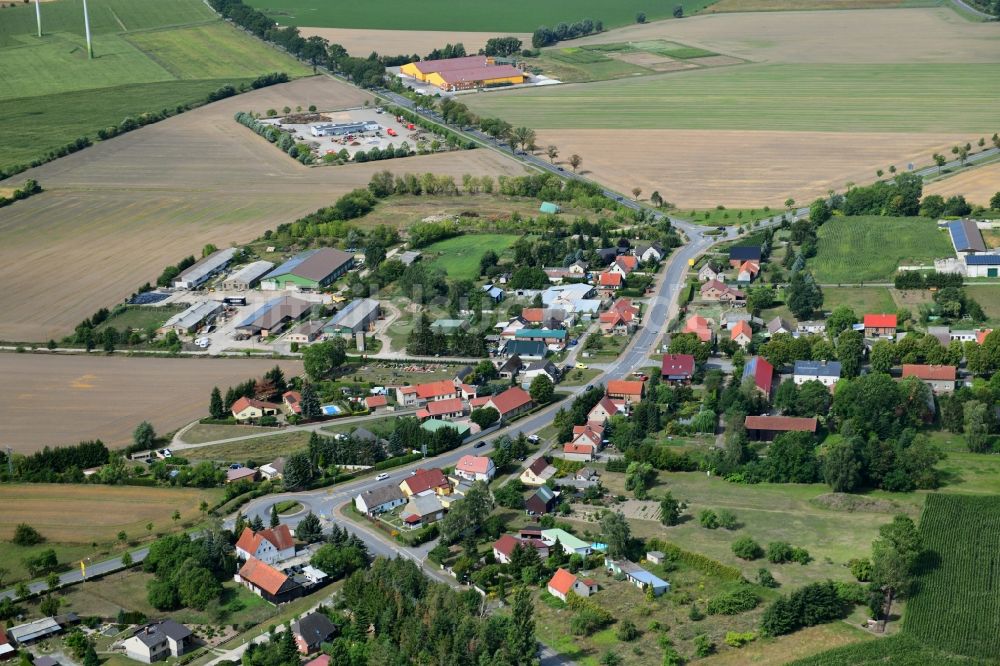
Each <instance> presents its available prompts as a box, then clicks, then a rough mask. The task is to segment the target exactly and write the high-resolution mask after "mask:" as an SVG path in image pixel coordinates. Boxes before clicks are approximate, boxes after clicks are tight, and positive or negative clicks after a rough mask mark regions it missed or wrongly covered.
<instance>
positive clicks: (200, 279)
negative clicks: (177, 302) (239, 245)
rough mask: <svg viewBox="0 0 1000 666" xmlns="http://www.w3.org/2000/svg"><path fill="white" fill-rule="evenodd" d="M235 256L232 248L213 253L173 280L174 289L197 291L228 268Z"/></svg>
mask: <svg viewBox="0 0 1000 666" xmlns="http://www.w3.org/2000/svg"><path fill="white" fill-rule="evenodd" d="M235 254H236V248H234V247H230V248H226V249H225V250H218V251H216V252H213V253H212V254H210V255H208V256H207V257H205V258H204V259H202V260H201V261H199V262H198V263H196V264H194V265H193V266H191V267H190V268H188V269H186V270H185V271H184V272H183V273H181V274H180V275H178V276H177V277H176V278H174V289H197V288H198V287H200V286H201V285H203V284H205V283H206V282H208V279H209V278H210V277H212V276H213V275H215V274H216V273H218V272H220V271H222V270H223V269H224V268H225V267H226V266H228V265H229V262H230V261H232V260H233V256H234V255H235Z"/></svg>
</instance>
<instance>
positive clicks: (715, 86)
mask: <svg viewBox="0 0 1000 666" xmlns="http://www.w3.org/2000/svg"><path fill="white" fill-rule="evenodd" d="M998 78H1000V65H994V64H980V65H949V64H931V65H746V66H741V67H737V68H718V69H713V70H708V71H700V70H699V71H688V72H675V73H671V74H664V75H661V76H655V77H642V78H641V79H636V80H627V81H604V82H600V83H595V84H592V85H587V86H543V87H541V88H533V89H522V90H513V91H510V92H508V93H504V94H503V95H477V96H470V97H469V98H467V99H468V102H467V103H468V104H469V106H470V107H471V108H472V110H473V111H475V112H476V113H478V114H480V115H495V116H499V117H501V118H503V119H505V120H507V121H508V122H510V123H513V124H514V125H527V126H528V127H533V128H535V129H602V128H616V129H617V128H621V127H623V126H627V127H628V128H630V129H744V130H778V131H781V130H784V131H841V132H849V131H867V132H878V131H886V132H931V131H940V132H945V131H953V132H965V131H969V132H985V131H987V130H988V131H989V132H990V133H992V132H993V131H995V128H994V125H996V118H995V114H994V113H993V112H992V111H991V110H990V109H993V108H995V107H996V106H997V105H998V104H1000V89H998V88H996V87H995V86H994V87H992V88H989V87H984V86H983V82H984V81H991V80H997V79H998ZM928 90H934V91H935V96H934V97H933V98H932V97H929V96H928V95H927V94H926V92H927V91H928ZM818 159H821V157H819V156H818Z"/></svg>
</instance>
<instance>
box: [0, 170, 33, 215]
mask: <svg viewBox="0 0 1000 666" xmlns="http://www.w3.org/2000/svg"><path fill="white" fill-rule="evenodd" d="M0 180H2V177H0ZM41 191H42V186H41V185H39V184H38V181H37V180H35V179H34V178H29V179H28V180H26V181H24V184H23V185H21V187H19V188H17V189H16V190H14V191H13V192H11V194H10V196H9V197H8V196H0V208H3V207H5V206H9V205H11V204H12V203H14V202H15V201H21V200H22V199H27V198H28V197H30V196H32V195H35V194H38V193H39V192H41Z"/></svg>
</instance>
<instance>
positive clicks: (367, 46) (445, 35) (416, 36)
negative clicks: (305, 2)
mask: <svg viewBox="0 0 1000 666" xmlns="http://www.w3.org/2000/svg"><path fill="white" fill-rule="evenodd" d="M299 33H300V34H301V35H302V36H303V37H312V36H313V35H319V36H320V37H323V38H325V39H328V40H330V43H331V44H340V45H341V46H343V47H344V48H345V49H347V52H348V53H350V54H351V55H352V56H358V57H359V58H367V57H368V54H370V53H371V52H372V51H377V52H378V53H380V54H383V55H402V54H406V55H412V54H414V53H415V54H417V55H419V56H420V57H421V58H423V57H425V56H426V55H427V54H428V53H430V52H431V51H433V50H434V49H440V48H443V47H444V45H445V44H457V43H461V44H462V45H463V46H465V50H466V52H467V53H470V54H474V53H477V52H478V51H479V49H481V48H483V47H484V46H486V40H488V39H490V38H491V37H500V36H503V37H517V38H518V39H520V40H521V41H522V42H523V43H524V47H525V48H530V47H531V34H530V33H526V32H525V33H516V32H515V33H509V32H504V33H502V35H501V33H497V32H452V31H450V30H374V29H365V28H299Z"/></svg>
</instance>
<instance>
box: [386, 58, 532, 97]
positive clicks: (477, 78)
mask: <svg viewBox="0 0 1000 666" xmlns="http://www.w3.org/2000/svg"><path fill="white" fill-rule="evenodd" d="M399 71H400V74H403V75H405V76H410V77H413V78H414V79H416V80H417V81H421V82H423V83H429V84H431V85H433V86H437V87H438V88H441V89H442V90H470V89H472V88H489V87H491V86H502V85H514V84H518V83H524V80H525V75H524V72H522V71H520V70H519V69H517V68H515V67H512V66H510V65H497V64H495V61H494V60H493V58H489V57H487V56H481V55H474V56H465V57H463V58H445V59H442V60H421V61H419V62H410V63H407V64H405V65H403V66H402V67H401V68H400V70H399Z"/></svg>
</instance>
